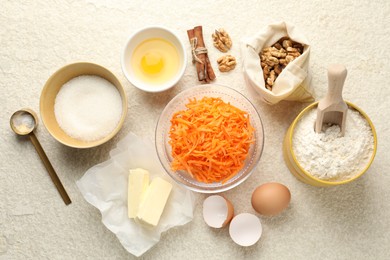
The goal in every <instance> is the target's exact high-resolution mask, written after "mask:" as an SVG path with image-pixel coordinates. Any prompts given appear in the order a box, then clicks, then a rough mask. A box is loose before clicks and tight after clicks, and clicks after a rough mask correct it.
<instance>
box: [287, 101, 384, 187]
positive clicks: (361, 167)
mask: <svg viewBox="0 0 390 260" xmlns="http://www.w3.org/2000/svg"><path fill="white" fill-rule="evenodd" d="M346 103H347V104H348V106H349V110H348V114H347V120H348V117H351V116H353V115H356V114H357V113H355V112H354V111H357V112H358V113H359V114H360V116H361V117H362V118H363V119H364V120H365V121H366V123H367V124H365V125H366V129H368V130H369V131H371V134H372V136H371V134H370V136H369V137H368V138H369V139H368V140H369V142H372V145H370V147H369V149H367V151H364V150H363V151H362V152H364V154H361V155H359V154H357V155H356V156H362V158H363V157H364V160H359V159H355V160H353V158H354V157H353V156H355V155H351V156H349V155H348V154H349V152H350V151H351V153H353V152H354V150H355V149H349V148H348V145H346V144H344V143H342V142H341V143H340V149H337V148H338V147H337V144H336V147H335V148H336V149H335V150H334V151H332V152H330V149H327V148H329V146H330V145H335V144H331V143H329V144H324V145H326V146H327V147H325V146H324V150H325V151H324V154H323V155H322V154H321V153H320V152H319V151H318V150H316V149H317V148H316V147H315V143H314V142H317V146H318V144H320V145H321V142H323V140H327V139H329V138H328V136H322V138H320V136H318V137H317V136H315V134H312V133H311V132H308V133H309V134H306V133H303V136H302V133H300V132H297V131H301V129H304V128H302V124H303V123H304V122H303V120H306V121H307V120H309V119H305V118H307V117H308V116H311V117H312V118H310V120H312V121H313V123H312V124H311V122H309V121H307V122H309V124H308V127H310V129H309V130H310V131H311V130H312V131H313V132H314V122H315V118H316V117H315V115H314V114H316V108H317V105H318V102H315V103H312V104H311V105H309V106H308V107H306V108H305V109H304V110H303V111H302V112H301V113H300V114H299V115H298V116H297V117H296V118H295V120H294V121H293V123H292V124H291V125H290V127H289V128H288V130H287V133H286V135H285V138H284V142H283V155H284V160H285V162H286V165H287V167H288V168H289V170H290V172H291V173H292V174H293V175H294V176H295V177H296V178H297V179H298V180H300V181H302V182H304V183H307V184H310V185H313V186H319V187H326V186H335V185H341V184H345V183H349V182H351V181H354V180H356V179H357V178H359V177H360V176H362V175H363V174H364V173H365V172H366V171H367V170H368V168H369V167H370V165H371V163H372V162H373V160H374V157H375V154H376V150H377V135H376V131H375V127H374V125H373V123H372V122H371V120H370V118H369V117H368V116H367V115H366V114H365V113H364V112H363V111H362V110H361V109H360V108H358V107H357V106H356V105H354V104H352V103H350V102H346ZM351 113H354V114H351ZM364 120H363V121H364ZM352 124H353V123H352ZM353 127H355V125H351V126H350V127H349V128H348V122H347V126H346V135H345V136H344V137H343V138H344V139H345V138H353V137H356V134H361V133H359V131H357V130H356V129H353ZM348 129H350V130H351V131H350V134H349V133H347V131H348ZM309 130H307V129H306V131H309ZM328 130H329V132H326V134H329V135H331V134H332V131H333V129H331V128H329V129H327V131H328ZM352 130H353V131H352ZM333 132H334V131H333ZM299 135H301V137H302V138H299ZM324 135H325V134H324ZM354 135H355V136H354ZM340 140H342V139H338V140H336V141H340ZM331 141H333V140H331ZM331 141H330V142H331ZM345 141H348V139H345ZM350 141H352V140H350ZM311 142H313V144H312V143H311ZM324 142H325V141H324ZM354 143H356V142H354ZM312 148H313V151H311V149H312ZM330 148H332V147H330ZM338 150H339V151H338ZM305 155H308V157H305ZM310 156H313V158H311V157H310ZM356 158H360V157H356ZM327 160H328V161H327ZM348 163H349V164H353V165H351V167H349V164H348ZM343 167H344V168H345V167H346V172H345V174H344V172H343V170H344V168H343ZM353 167H357V168H356V169H353V170H352V172H348V171H349V170H350V168H351V169H352V168H353ZM338 171H339V172H338Z"/></svg>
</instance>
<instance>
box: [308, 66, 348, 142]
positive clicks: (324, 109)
mask: <svg viewBox="0 0 390 260" xmlns="http://www.w3.org/2000/svg"><path fill="white" fill-rule="evenodd" d="M346 77H347V69H346V68H345V67H344V66H343V65H341V64H333V65H330V66H329V67H328V93H327V94H326V96H325V97H324V98H323V99H321V100H320V102H319V103H318V107H317V120H316V124H315V131H316V132H317V133H320V132H321V129H322V125H323V124H324V123H330V124H336V125H339V126H340V132H341V136H344V133H345V120H346V118H347V111H348V105H347V104H346V103H345V101H344V100H343V97H342V95H341V94H342V92H343V85H344V81H345V78H346Z"/></svg>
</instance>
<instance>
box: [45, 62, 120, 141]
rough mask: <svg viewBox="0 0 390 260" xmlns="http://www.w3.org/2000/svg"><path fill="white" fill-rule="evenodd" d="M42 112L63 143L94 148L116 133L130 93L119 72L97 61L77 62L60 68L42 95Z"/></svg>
mask: <svg viewBox="0 0 390 260" xmlns="http://www.w3.org/2000/svg"><path fill="white" fill-rule="evenodd" d="M40 114H41V117H42V121H43V124H44V125H45V127H46V128H47V130H48V131H49V133H50V134H51V135H52V136H53V137H54V138H55V139H56V140H57V141H59V142H60V143H62V144H64V145H67V146H70V147H74V148H90V147H95V146H98V145H100V144H103V143H105V142H107V141H108V140H110V139H111V138H112V137H113V136H115V135H116V134H117V133H118V132H119V130H120V128H121V127H122V125H123V123H124V120H125V118H126V114H127V97H126V93H125V91H124V89H123V87H122V85H121V83H120V81H119V80H118V79H117V78H116V76H115V75H114V74H113V73H112V72H111V71H109V70H108V69H106V68H104V67H102V66H100V65H98V64H94V63H89V62H77V63H73V64H69V65H66V66H64V67H62V68H60V69H59V70H57V71H56V72H55V73H54V74H53V75H52V76H51V77H50V78H49V79H48V80H47V82H46V84H45V86H44V87H43V90H42V93H41V97H40Z"/></svg>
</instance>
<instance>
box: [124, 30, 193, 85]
mask: <svg viewBox="0 0 390 260" xmlns="http://www.w3.org/2000/svg"><path fill="white" fill-rule="evenodd" d="M156 39H157V40H160V41H162V42H157V43H156V42H155V43H154V45H153V43H150V42H151V41H153V40H156ZM146 42H147V43H148V44H149V47H145V45H146ZM161 43H162V44H161ZM166 43H168V44H166ZM167 45H169V46H168V49H163V47H164V46H167ZM160 46H163V47H160ZM171 47H172V48H171ZM142 48H143V51H144V53H141V54H140V49H142ZM148 48H149V49H148ZM145 49H146V50H145ZM169 50H170V51H173V50H174V51H175V53H172V52H169ZM172 54H174V55H172ZM172 57H174V59H173V58H172ZM145 61H148V62H145ZM121 63H122V70H123V73H124V74H125V76H126V78H127V79H128V80H129V81H130V83H131V84H132V85H134V86H135V87H137V88H138V89H141V90H143V91H147V92H162V91H165V90H167V89H170V88H172V87H173V86H175V85H176V84H177V82H178V81H179V80H180V79H181V77H182V76H183V74H184V71H185V68H186V64H187V56H186V53H185V49H184V46H183V43H182V42H181V41H180V39H179V38H178V37H177V35H176V34H175V33H174V32H172V31H171V30H170V29H167V28H165V27H160V26H152V27H146V28H142V29H140V30H138V31H136V32H135V33H134V34H132V35H131V36H130V37H129V39H128V40H127V42H126V45H125V48H124V50H123V54H122V60H121ZM163 77H164V78H163ZM159 79H160V80H159Z"/></svg>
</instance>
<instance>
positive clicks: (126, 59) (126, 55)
mask: <svg viewBox="0 0 390 260" xmlns="http://www.w3.org/2000/svg"><path fill="white" fill-rule="evenodd" d="M151 38H162V39H164V40H166V41H168V42H170V43H172V44H173V45H174V46H175V48H176V50H177V51H178V54H179V58H180V63H179V69H178V71H177V73H176V74H175V76H173V77H172V78H171V79H170V80H169V81H167V82H165V83H163V84H159V85H155V84H150V83H148V82H145V81H143V80H141V79H139V78H138V77H137V75H135V74H134V70H133V68H132V66H131V57H132V55H133V52H134V49H135V48H136V47H137V46H138V45H139V44H140V43H142V42H143V41H145V40H147V39H151ZM121 63H122V70H123V73H124V74H125V76H126V78H127V79H128V80H129V81H130V83H131V84H133V85H134V86H135V87H137V88H139V89H141V90H144V91H147V92H161V91H164V90H167V89H170V88H172V87H173V86H174V85H176V83H177V82H178V81H179V80H180V79H181V77H182V76H183V74H184V71H185V69H186V65H187V55H186V52H185V48H184V45H183V43H182V42H181V41H180V39H179V38H178V37H177V35H176V34H175V33H173V32H172V31H171V30H169V29H167V28H165V27H160V26H152V27H145V28H142V29H140V30H138V31H136V32H135V33H134V34H133V35H131V36H130V37H129V39H128V40H127V43H126V46H125V48H124V50H123V54H122V59H121Z"/></svg>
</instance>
